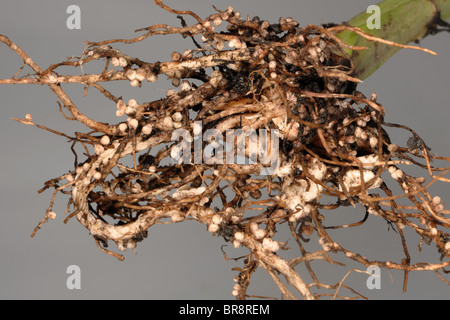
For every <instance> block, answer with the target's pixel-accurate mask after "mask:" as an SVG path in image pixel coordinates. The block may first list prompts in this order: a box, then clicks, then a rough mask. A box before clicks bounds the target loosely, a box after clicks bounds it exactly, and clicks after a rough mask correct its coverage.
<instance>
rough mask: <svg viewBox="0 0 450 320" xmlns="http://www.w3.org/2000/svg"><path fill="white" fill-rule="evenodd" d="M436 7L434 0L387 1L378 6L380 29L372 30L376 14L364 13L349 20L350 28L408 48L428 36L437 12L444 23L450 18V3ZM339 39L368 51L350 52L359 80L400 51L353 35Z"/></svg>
mask: <svg viewBox="0 0 450 320" xmlns="http://www.w3.org/2000/svg"><path fill="white" fill-rule="evenodd" d="M434 3H435V4H436V6H437V7H438V8H436V6H435V4H434ZM434 3H433V1H431V0H385V1H382V2H380V3H378V4H377V6H378V8H379V13H380V15H379V22H380V24H379V28H373V29H371V28H370V27H372V26H374V22H376V21H377V20H376V16H375V15H376V14H377V12H376V11H369V12H366V11H364V12H362V13H360V14H358V15H357V16H355V17H354V18H352V19H351V20H349V21H348V24H349V25H351V26H354V27H358V28H360V29H361V30H363V31H365V32H367V33H369V34H371V35H373V36H375V37H378V38H381V39H385V40H389V41H393V42H396V43H400V44H408V43H409V42H413V41H417V40H420V39H422V38H423V37H424V36H425V35H426V34H427V31H428V25H429V24H430V23H431V22H432V21H433V19H434V18H435V17H436V14H437V9H438V10H440V12H441V18H442V19H448V18H450V0H435V1H434ZM338 36H339V38H341V39H342V40H343V41H344V42H345V43H347V44H349V45H352V46H363V47H368V49H366V50H353V51H352V50H347V51H348V52H349V54H350V55H351V57H352V59H353V62H354V64H355V67H356V69H355V72H354V74H353V75H354V76H355V77H358V78H360V79H365V78H367V77H368V76H370V75H371V74H372V73H373V72H375V71H376V70H377V69H378V68H379V67H380V66H381V65H383V64H384V63H385V62H386V61H387V60H388V59H389V58H390V57H392V56H393V55H394V54H395V53H396V52H397V51H398V50H400V48H399V47H393V46H389V45H387V44H382V43H377V42H372V41H368V40H366V39H365V38H364V37H362V36H360V35H357V34H356V33H354V32H351V31H343V32H341V33H339V34H338Z"/></svg>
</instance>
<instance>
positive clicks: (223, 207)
mask: <svg viewBox="0 0 450 320" xmlns="http://www.w3.org/2000/svg"><path fill="white" fill-rule="evenodd" d="M157 3H159V5H162V4H161V3H160V2H159V1H157ZM166 9H168V10H169V11H172V12H175V13H181V14H188V15H191V16H192V17H194V18H195V19H196V20H197V21H196V22H195V24H193V25H191V26H188V25H187V24H186V22H185V20H184V18H182V17H181V16H179V18H180V19H181V22H182V27H169V26H167V25H155V26H153V27H149V28H145V29H141V30H139V31H141V32H144V34H143V35H142V36H139V37H137V38H134V39H130V40H123V39H117V40H110V41H104V42H100V43H89V47H88V48H87V50H85V52H84V54H83V56H82V57H80V58H79V60H77V61H75V62H76V63H74V64H73V65H76V66H78V65H80V64H81V63H80V62H83V66H84V68H87V67H86V64H88V62H92V61H95V60H103V61H104V60H106V62H107V65H106V67H105V72H104V73H102V74H100V75H98V77H97V78H96V79H97V80H98V82H96V83H95V88H96V89H98V90H100V91H101V92H103V93H104V94H105V97H106V98H108V99H111V100H112V103H111V106H112V108H113V109H112V110H111V112H116V114H117V116H118V123H117V124H110V125H109V127H108V128H109V129H110V130H109V131H102V130H101V129H98V130H96V132H92V131H91V132H90V133H86V134H77V136H76V137H75V138H73V139H72V140H73V142H74V144H73V147H72V150H75V148H74V147H75V145H80V146H82V147H83V153H84V154H85V155H87V157H86V159H85V160H84V162H79V160H78V157H77V164H76V167H75V169H74V170H72V171H70V172H69V173H67V174H65V175H63V176H61V177H59V178H56V179H53V180H51V181H49V182H47V184H46V187H45V188H49V187H55V195H56V192H57V191H61V192H64V193H69V194H70V195H71V199H70V201H69V204H68V208H67V213H68V216H67V218H66V220H69V219H70V218H71V217H76V218H77V219H78V221H79V222H81V223H82V224H83V225H84V226H85V227H86V228H87V229H88V230H89V232H90V233H91V234H92V235H93V237H94V239H95V240H96V242H97V245H98V247H99V248H100V249H101V250H102V251H104V252H107V253H109V254H111V255H114V256H116V257H118V258H120V259H123V257H122V255H119V254H117V253H115V252H113V251H109V250H108V249H106V247H107V244H108V243H111V242H114V243H115V244H116V245H117V246H118V249H119V250H121V251H124V250H126V249H131V250H133V251H134V250H135V247H136V244H137V243H138V242H140V241H142V240H144V239H145V238H147V236H148V232H149V228H150V227H151V226H153V225H155V224H168V223H179V222H182V221H184V220H196V221H198V222H200V223H202V224H204V225H206V229H207V230H208V231H209V232H211V233H212V234H213V235H215V236H220V237H223V238H224V240H225V241H226V242H228V243H229V244H232V246H234V247H236V248H238V247H247V248H248V249H249V251H250V254H248V255H247V256H246V257H245V260H243V262H244V264H243V266H242V268H240V269H238V271H239V274H238V275H237V276H236V278H235V282H236V283H235V285H234V289H233V295H234V296H236V297H237V298H238V299H244V298H246V297H248V296H251V295H250V294H249V293H248V292H247V288H248V286H249V284H250V278H251V276H252V275H253V273H254V271H255V270H256V269H257V268H258V267H263V268H264V269H266V271H267V272H268V273H269V275H270V276H272V277H273V278H274V280H275V282H276V283H277V285H278V286H279V287H280V291H281V293H282V297H283V298H293V297H300V296H303V297H304V298H311V297H313V298H319V297H321V296H333V292H334V296H339V297H342V296H347V297H351V296H356V297H358V296H362V295H360V294H359V293H358V292H356V291H355V290H353V289H350V291H348V290H349V288H348V287H346V286H345V284H344V283H341V282H339V279H337V281H336V282H335V283H331V284H324V283H321V282H320V281H321V279H320V275H318V274H316V273H315V271H314V270H313V268H312V265H311V262H312V261H313V260H323V261H322V262H321V263H326V262H328V263H331V264H337V265H339V263H338V262H337V261H335V260H333V259H332V256H331V255H330V253H338V252H341V253H343V254H344V255H345V257H347V258H348V259H352V260H355V261H357V262H359V263H361V264H362V265H363V270H365V268H366V267H368V266H370V265H372V266H378V267H381V268H388V269H398V270H403V271H404V275H405V282H404V285H405V287H406V282H407V279H408V274H409V271H413V270H433V271H435V272H436V273H437V276H438V277H439V278H441V279H442V280H443V281H446V282H447V280H445V279H444V277H443V275H441V273H440V272H444V273H445V272H446V270H445V267H448V265H449V264H450V261H449V259H448V258H449V257H450V237H449V234H448V227H449V224H450V219H448V214H449V211H448V210H446V209H445V208H444V206H443V203H442V202H441V200H440V198H439V197H438V196H435V197H433V196H432V195H431V194H430V193H429V192H428V191H427V188H428V187H429V186H430V185H431V183H434V182H436V181H438V180H440V181H446V182H448V179H446V178H444V175H445V174H446V173H447V172H448V169H447V168H435V167H434V166H433V165H432V164H431V163H432V161H433V160H434V161H435V162H436V161H438V160H448V159H446V158H440V157H437V156H434V155H433V154H431V153H430V149H429V147H428V146H427V145H426V144H425V143H424V142H423V141H422V139H421V138H420V137H419V136H418V135H417V134H416V132H414V131H413V130H411V129H409V128H406V127H404V126H401V125H397V124H390V123H387V122H385V119H384V117H385V110H384V108H383V106H382V105H381V104H380V103H378V102H377V98H376V95H375V94H372V95H371V97H366V96H365V95H364V94H362V93H361V92H358V91H356V85H357V83H358V79H355V78H353V77H351V74H352V71H353V65H352V62H351V60H350V59H349V57H348V55H347V54H346V52H345V51H344V49H343V47H344V46H345V45H344V44H343V43H341V42H340V41H339V39H338V38H337V37H336V36H335V33H336V32H335V29H334V28H333V27H330V28H326V27H319V26H311V25H310V26H307V27H305V28H301V27H300V26H299V24H298V23H297V22H296V21H294V20H293V19H291V18H281V19H280V20H279V22H278V23H270V22H268V21H264V20H261V19H260V18H258V17H254V18H243V17H241V16H240V14H239V13H238V12H236V11H234V10H233V9H232V8H230V7H229V8H228V9H226V10H225V11H220V10H217V9H216V10H217V13H215V14H213V15H211V16H209V17H208V18H206V19H205V20H202V19H200V18H199V17H198V16H196V15H195V14H193V13H192V12H180V11H174V10H172V9H170V8H167V7H166ZM187 18H189V19H190V18H191V17H187ZM342 27H343V26H340V29H339V30H342ZM169 34H180V36H182V37H183V38H192V39H193V40H194V41H193V45H192V48H191V49H187V50H185V51H180V53H177V52H174V53H172V55H171V56H170V58H169V59H168V61H166V62H155V63H154V62H145V61H142V60H140V59H138V58H133V57H130V56H128V55H126V54H125V53H123V52H122V51H120V50H118V49H114V48H113V47H112V45H113V44H114V43H116V42H122V43H133V42H137V41H142V40H144V39H147V38H148V37H150V36H152V35H169ZM168 56H169V54H168ZM71 63H73V62H71ZM65 64H66V65H67V64H69V63H68V62H65ZM110 64H112V67H111V65H110ZM163 75H165V76H167V77H168V78H169V79H171V80H172V84H173V86H174V88H173V89H169V90H168V91H167V95H166V96H165V97H163V98H161V99H159V98H158V99H156V100H152V101H136V100H135V99H133V98H130V99H128V98H127V99H122V97H121V96H120V95H119V97H117V96H116V95H114V93H112V92H108V91H107V90H106V89H104V88H103V87H102V86H101V82H102V81H108V79H110V80H125V81H129V82H130V84H131V85H132V86H138V87H141V86H142V87H145V86H150V85H152V84H151V83H149V82H155V81H158V77H161V76H163ZM68 77H69V76H68ZM92 86H93V85H92ZM91 90H93V89H91ZM116 106H117V108H116ZM99 120H100V121H101V119H99ZM389 127H399V128H403V129H405V130H408V131H409V132H410V135H411V139H410V140H409V141H408V143H407V145H406V146H403V147H402V146H399V145H396V144H394V143H393V142H391V141H390V138H389V135H388V133H387V131H385V130H386V129H387V128H389ZM238 129H239V130H241V131H240V132H241V133H245V132H251V133H252V135H248V137H247V139H243V140H241V143H240V144H239V145H236V143H234V144H233V145H234V146H235V147H236V149H235V152H236V155H237V150H240V152H244V153H241V158H245V159H247V160H249V161H248V162H245V163H239V161H238V160H237V157H234V154H232V155H233V157H231V158H232V159H233V160H230V159H231V158H227V156H229V153H227V152H225V150H224V148H222V149H221V146H222V147H223V146H224V145H225V144H224V140H225V138H226V134H227V132H239V131H238ZM233 130H234V131H233ZM94 131H95V130H94ZM263 133H264V134H263ZM181 138H183V139H181ZM221 139H223V140H221ZM236 140H237V139H236ZM265 141H266V142H267V141H270V143H272V142H274V141H275V143H274V144H265ZM183 143H184V144H183ZM186 143H187V144H186ZM227 143H228V140H227ZM255 143H256V145H255ZM186 145H187V147H186ZM199 146H200V149H199ZM206 146H209V149H208V148H206ZM255 146H256V147H255ZM252 147H253V149H252ZM199 150H200V155H199V154H198V151H199ZM207 150H210V151H209V153H208V152H207ZM211 150H213V151H211ZM252 150H253V151H252ZM255 150H257V151H258V152H259V153H258V152H255ZM227 151H228V150H227ZM208 154H209V157H208V156H207V155H208ZM255 155H256V158H255ZM250 159H253V160H254V161H252V162H250ZM267 159H271V160H274V159H275V160H276V162H275V164H276V166H274V162H273V161H267ZM435 162H433V163H435ZM408 167H414V168H421V169H423V171H424V174H426V175H427V176H428V175H429V176H430V178H429V179H428V180H427V179H425V178H424V177H413V176H410V175H408V173H407V171H406V170H407V169H408ZM68 190H70V192H67V191H68ZM396 190H397V191H396ZM325 196H327V197H326V198H327V200H324V198H325ZM330 197H333V198H334V200H332V201H330ZM331 199H332V198H331ZM53 200H54V197H53V198H52V203H51V206H50V208H49V209H48V211H47V214H46V216H45V218H44V220H43V222H45V221H46V220H47V219H48V218H52V216H51V214H53V211H52V205H53ZM322 201H323V202H322ZM340 206H349V209H350V208H351V206H354V207H356V209H355V210H361V208H363V209H364V210H363V212H365V213H366V214H365V216H364V218H363V219H362V220H361V221H359V222H354V223H351V224H345V225H344V223H345V222H344V221H343V225H341V226H334V227H331V226H329V225H327V212H328V213H331V212H330V211H327V210H330V209H331V210H332V209H336V208H338V207H340ZM370 215H373V216H377V217H378V218H380V219H384V220H386V221H387V222H388V223H389V225H390V227H391V232H392V229H394V231H395V232H396V233H397V234H398V237H400V238H401V243H402V246H403V248H399V251H400V252H399V261H381V260H373V259H371V258H370V257H366V256H365V254H364V252H361V253H357V252H354V251H352V248H351V247H344V246H343V245H342V244H340V243H338V242H337V241H335V240H333V238H332V236H330V234H329V232H330V230H332V229H333V230H334V229H339V228H340V229H341V230H340V231H341V232H345V230H346V228H353V227H363V226H365V225H367V224H369V221H371V219H370V218H369V219H368V217H370ZM372 220H373V219H372ZM40 226H41V225H39V226H38V228H39V227H40ZM284 226H288V227H289V229H288V230H289V231H290V233H289V234H287V235H286V234H284V235H281V234H279V233H277V231H279V230H282V229H283V227H284ZM387 229H388V228H386V232H389V231H388V230H387ZM406 229H412V230H414V231H415V233H417V235H418V236H416V237H411V239H405V233H404V230H406ZM380 237H383V235H381V234H380ZM288 240H290V241H289V245H288V244H287V241H288ZM311 240H313V241H311ZM407 240H408V241H407ZM149 241H151V240H149ZM355 241H356V239H355ZM357 241H364V240H363V239H360V240H357ZM370 241H371V242H376V241H377V240H376V239H371V240H370ZM423 242H425V243H426V244H428V245H430V244H431V243H434V244H435V245H436V247H437V251H438V254H437V261H434V262H430V263H416V262H415V261H413V260H414V259H413V258H412V257H411V255H410V251H409V250H410V249H409V248H408V246H412V247H413V250H414V251H415V250H417V247H419V251H420V249H421V247H422V243H423ZM398 243H400V242H397V244H398ZM407 244H408V246H407ZM293 246H294V247H295V246H298V247H299V248H300V250H299V252H300V253H301V254H300V255H299V257H297V258H294V259H291V260H288V261H285V260H283V258H282V255H283V250H287V249H288V248H289V247H291V248H292V247H293ZM317 248H318V249H317ZM402 249H403V253H402V252H401V250H402ZM229 250H230V249H228V250H227V251H229ZM380 250H384V249H383V248H380ZM415 252H416V251H415ZM227 255H228V258H227V257H226V259H230V258H229V256H230V255H231V251H229V252H227ZM341 257H342V256H341ZM421 262H423V261H421ZM300 264H305V265H306V267H307V268H306V269H305V270H308V272H309V274H305V275H299V274H298V273H297V272H296V271H295V268H296V266H298V265H300ZM281 274H282V275H283V276H284V278H285V279H287V281H288V283H289V284H291V286H289V287H288V286H286V285H285V284H284V280H283V279H278V277H279V276H280V275H281ZM307 278H310V279H312V280H311V282H310V283H309V284H308V283H306V280H305V279H307ZM312 290H317V291H314V292H313V291H312ZM346 290H347V293H345V291H346ZM297 291H298V292H297ZM299 292H300V294H299ZM330 292H331V293H330Z"/></svg>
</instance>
